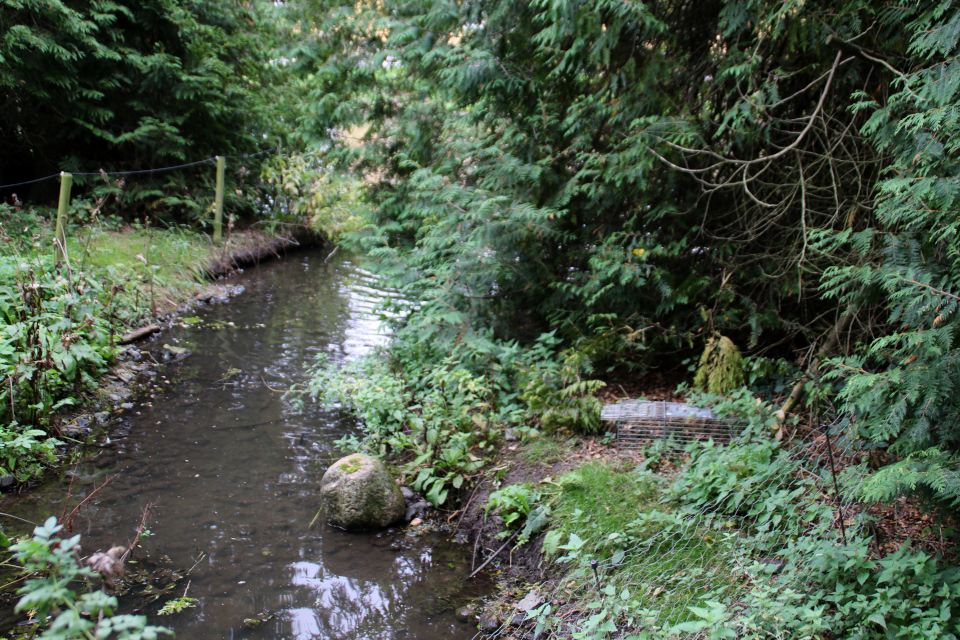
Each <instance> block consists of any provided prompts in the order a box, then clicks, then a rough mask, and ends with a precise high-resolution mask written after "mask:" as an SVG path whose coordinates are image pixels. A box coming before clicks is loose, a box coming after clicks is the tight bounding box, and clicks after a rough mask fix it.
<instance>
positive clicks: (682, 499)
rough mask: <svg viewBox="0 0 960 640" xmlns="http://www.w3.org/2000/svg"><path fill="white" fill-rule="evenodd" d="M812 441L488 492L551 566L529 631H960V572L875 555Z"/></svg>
mask: <svg viewBox="0 0 960 640" xmlns="http://www.w3.org/2000/svg"><path fill="white" fill-rule="evenodd" d="M818 435H819V434H818ZM815 442H816V438H810V439H806V440H798V441H796V442H794V443H791V444H781V443H778V442H776V441H772V440H769V439H766V440H764V439H754V440H752V441H748V440H745V441H740V442H734V443H732V444H731V445H729V446H727V445H716V444H714V443H712V442H707V443H696V444H693V445H690V446H688V447H687V448H686V450H680V449H672V450H671V449H667V448H666V447H664V446H663V445H662V444H661V445H656V446H651V447H648V448H647V450H646V451H645V452H644V453H645V455H646V458H645V460H644V462H643V463H642V464H641V465H639V466H636V467H634V466H632V465H626V464H625V463H624V462H620V463H616V462H614V463H610V462H591V463H587V464H585V465H584V466H582V467H580V468H578V469H576V470H574V471H572V472H570V473H567V474H566V475H563V476H561V477H559V478H556V479H550V478H547V479H545V480H544V481H541V482H539V483H537V484H522V485H511V486H507V487H505V488H503V489H501V490H500V491H498V492H495V493H493V494H492V495H491V500H490V506H489V507H488V510H489V511H491V512H492V513H499V514H500V515H501V516H502V517H503V518H504V522H505V525H506V527H507V531H508V532H509V530H518V531H521V535H520V536H519V540H520V543H521V544H522V543H524V541H525V539H526V538H528V537H530V536H531V535H532V534H536V533H537V532H539V531H544V530H545V531H546V532H545V534H543V535H541V536H539V537H534V538H533V540H534V541H533V542H530V543H529V544H538V545H541V548H542V552H543V554H544V556H545V557H546V558H547V559H548V560H550V561H552V566H553V567H554V569H553V571H552V573H553V574H554V576H555V578H554V579H553V580H552V581H550V582H549V583H547V584H544V585H534V586H533V590H534V591H535V592H537V593H538V594H539V599H540V600H541V602H542V604H541V605H540V606H538V607H537V608H535V609H534V610H532V611H530V612H529V615H530V616H531V617H532V618H533V619H534V624H535V625H536V626H535V628H533V629H532V631H533V633H534V635H537V634H540V637H573V638H591V639H600V638H619V637H622V638H630V639H635V640H639V639H641V638H686V637H690V638H694V637H696V638H757V639H759V638H784V639H786V638H823V637H830V638H954V637H957V635H958V633H960V612H958V604H960V570H958V569H957V568H956V567H952V566H945V565H944V564H943V563H942V562H941V559H940V558H938V557H935V556H931V555H930V554H928V553H927V552H925V551H923V550H921V549H918V548H914V547H912V546H911V544H910V542H909V541H905V542H904V543H903V544H902V546H901V547H900V548H899V549H898V550H897V551H895V552H893V553H890V554H888V555H886V556H881V555H880V554H879V553H877V552H876V547H875V546H874V540H873V534H872V533H871V528H870V527H871V524H873V522H874V519H873V518H871V517H870V516H868V515H866V514H865V512H863V511H862V510H860V509H857V508H856V502H855V501H850V500H849V497H848V498H846V499H844V498H843V496H842V495H841V496H840V498H839V499H838V496H837V495H836V494H835V492H834V486H835V485H834V484H833V482H832V478H831V476H830V473H829V471H828V469H827V466H826V460H825V459H823V456H822V452H819V451H818V450H817V447H816V445H815V444H813V443H815ZM821 444H822V443H821ZM528 446H529V445H528ZM538 447H539V448H542V446H541V445H538ZM857 480H858V477H857V476H856V474H849V473H848V474H845V475H844V478H843V483H844V484H843V487H844V489H851V488H853V486H854V485H855V483H856V481H857ZM838 518H845V519H846V527H845V528H842V529H841V528H840V527H838V526H837V525H838V522H837V519H838ZM504 535H506V532H505V533H504ZM507 617H508V618H509V615H508V616H507Z"/></svg>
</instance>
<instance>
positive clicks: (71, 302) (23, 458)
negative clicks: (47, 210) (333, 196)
mask: <svg viewBox="0 0 960 640" xmlns="http://www.w3.org/2000/svg"><path fill="white" fill-rule="evenodd" d="M47 231H48V230H47V229H46V228H45V227H39V228H38V230H37V231H36V233H35V234H34V235H32V236H22V237H10V236H7V237H5V240H6V241H7V242H6V244H4V245H2V248H3V252H2V256H0V259H2V260H3V261H4V262H3V266H4V269H3V274H2V278H0V288H2V289H3V293H4V295H5V296H6V298H7V304H8V305H9V304H10V302H11V299H12V302H13V303H14V305H13V307H12V308H11V307H10V306H8V307H7V309H6V313H7V315H8V317H7V319H6V321H7V323H8V327H7V331H5V333H4V338H5V341H6V346H7V348H8V349H10V356H9V357H10V362H9V363H7V364H9V365H10V366H11V367H13V370H14V372H15V373H14V374H13V379H11V380H8V384H7V385H5V386H4V388H3V392H4V393H7V396H8V397H6V398H4V399H3V404H2V407H3V408H4V409H8V408H9V409H10V411H8V414H10V415H8V416H7V418H8V419H9V420H11V421H16V422H19V423H20V426H19V427H18V428H19V429H28V428H33V429H39V431H34V436H33V437H36V434H37V433H40V432H45V433H46V434H47V435H46V436H45V437H46V439H45V440H44V439H40V440H35V441H34V442H35V444H34V445H33V448H32V449H31V448H30V447H29V446H28V447H25V448H22V450H19V449H12V450H10V449H8V451H7V458H6V459H5V460H3V461H0V466H2V467H3V469H0V488H2V489H4V490H23V489H26V488H29V487H31V486H34V485H36V483H37V482H38V481H39V480H40V478H41V476H42V474H43V473H44V472H45V469H48V468H49V466H50V464H51V463H54V464H58V462H57V461H65V460H67V459H69V458H70V457H72V456H73V453H72V451H73V450H74V447H76V446H77V445H79V444H81V443H82V442H84V441H85V440H87V439H88V438H89V436H90V434H91V433H92V432H93V431H95V427H96V426H97V425H98V424H101V423H103V422H104V420H105V417H106V416H108V415H109V414H110V413H111V412H115V411H123V410H125V409H126V408H127V405H129V404H130V399H131V398H132V397H134V396H136V395H138V394H139V393H140V391H139V389H140V387H142V386H143V384H144V383H145V382H146V381H147V380H145V379H143V378H142V376H140V374H141V373H142V372H143V371H147V372H148V373H149V372H150V369H149V367H147V365H145V364H144V363H143V362H140V361H139V360H140V354H139V351H138V349H137V348H136V347H135V346H133V343H135V342H136V341H138V340H141V339H144V338H147V337H148V336H150V335H152V334H154V333H159V332H162V331H163V330H164V329H167V328H169V327H170V326H172V325H173V324H176V323H177V322H179V320H178V319H177V318H178V316H181V315H184V314H187V313H191V312H192V310H195V309H196V308H198V306H203V305H208V304H216V303H220V302H225V301H227V300H229V299H230V298H231V297H233V296H234V295H236V293H237V292H238V291H239V290H242V289H238V287H236V286H235V285H231V286H227V285H224V284H222V283H220V282H218V280H222V278H224V277H225V276H227V275H229V274H231V273H233V272H236V271H237V270H240V269H242V268H244V267H249V266H254V265H257V264H259V263H261V262H264V261H268V260H272V259H274V258H276V257H280V256H282V255H285V254H286V252H288V251H291V250H296V249H299V248H307V247H312V246H318V245H321V244H322V243H323V242H324V241H323V238H322V237H320V236H319V235H318V234H317V233H316V232H314V231H312V230H310V229H307V228H302V227H295V226H292V225H291V226H290V227H289V232H288V233H287V234H285V235H269V234H266V233H263V232H261V231H258V230H247V231H233V232H232V233H231V234H229V236H228V237H227V238H226V239H225V241H224V242H223V243H221V244H219V245H215V244H213V243H211V242H210V240H209V238H206V237H205V236H203V235H200V234H196V233H188V232H186V231H183V230H177V229H166V230H164V229H156V228H149V227H143V226H127V227H122V228H119V229H116V230H109V229H104V228H96V227H95V228H90V229H86V230H85V231H84V232H83V233H78V234H74V235H72V236H71V237H70V239H69V240H68V243H67V246H68V252H67V256H66V257H65V258H62V260H61V261H60V262H59V263H58V264H57V265H54V264H53V263H52V262H49V257H48V256H44V255H42V254H40V253H38V252H39V250H40V248H41V247H42V246H44V244H45V242H44V238H45V235H44V234H45V233H46V232H47ZM41 274H42V275H41ZM31 291H38V292H41V295H40V296H33V295H32V294H31V293H30V292H31ZM31 296H32V297H31ZM37 298H40V300H39V301H37ZM17 306H19V307H20V308H19V309H18V308H17ZM65 317H66V318H67V319H68V320H69V322H67V323H64V322H63V319H64V318H65ZM90 327H92V329H91V328H90ZM48 335H49V337H47V336H48ZM19 336H26V344H23V345H21V344H20V342H23V341H24V338H23V337H19ZM41 336H43V337H41ZM31 341H33V342H31ZM36 341H42V343H43V344H48V345H49V347H47V348H46V350H45V351H43V352H42V353H41V354H40V356H39V357H38V356H37V355H35V354H31V355H27V354H26V353H20V352H21V351H29V347H27V344H31V343H35V342H36ZM31 360H33V361H34V362H31ZM38 362H42V363H43V364H41V365H40V367H39V368H40V370H41V371H42V372H43V377H42V378H38V376H37V374H35V373H31V371H32V368H31V367H36V366H37V363H38ZM156 365H157V363H154V365H153V366H154V368H155V367H156ZM38 379H39V380H43V381H44V384H43V385H40V386H38V382H37V380H38ZM31 396H33V397H39V398H41V400H42V402H41V404H38V405H37V406H38V407H42V408H41V410H40V412H39V413H37V415H36V416H34V417H32V418H31V417H30V416H29V414H28V415H27V416H26V419H25V416H24V414H25V413H26V411H24V409H23V408H22V407H21V408H18V407H17V406H15V405H14V399H16V400H17V401H18V402H20V403H21V404H23V402H22V401H23V399H24V398H29V397H31ZM35 401H36V400H34V401H33V402H35ZM16 422H15V423H14V425H13V426H14V427H16V426H17V424H16ZM12 437H13V436H8V435H6V433H5V434H4V439H5V440H7V439H10V438H12ZM41 447H42V448H41ZM41 452H42V455H41Z"/></svg>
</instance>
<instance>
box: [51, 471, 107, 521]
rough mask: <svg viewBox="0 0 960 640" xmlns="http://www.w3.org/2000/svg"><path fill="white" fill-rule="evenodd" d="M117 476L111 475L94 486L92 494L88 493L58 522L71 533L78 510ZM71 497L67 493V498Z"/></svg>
mask: <svg viewBox="0 0 960 640" xmlns="http://www.w3.org/2000/svg"><path fill="white" fill-rule="evenodd" d="M116 477H117V476H115V475H114V476H109V477H108V478H107V479H106V480H104V481H103V483H102V484H101V485H100V486H99V487H97V486H94V488H93V491H91V492H90V495H88V496H87V497H86V498H84V499H83V500H81V501H80V502H78V503H77V506H75V507H74V508H73V509H71V510H70V513H69V514H67V516H66V517H61V518H60V521H59V522H58V524H62V525H63V526H64V528H65V529H66V530H67V532H68V533H69V532H72V531H73V517H74V516H75V515H77V512H78V511H80V507H82V506H83V505H85V504H86V503H87V502H89V501H90V499H91V498H93V497H94V496H95V495H97V494H98V493H100V491H102V490H103V488H104V487H105V486H107V485H108V484H110V483H111V482H113V480H114V479H115V478H116ZM69 498H70V496H69V495H67V499H69Z"/></svg>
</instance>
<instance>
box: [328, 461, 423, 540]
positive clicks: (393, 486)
mask: <svg viewBox="0 0 960 640" xmlns="http://www.w3.org/2000/svg"><path fill="white" fill-rule="evenodd" d="M320 500H321V504H322V506H323V513H324V515H325V516H326V518H327V522H328V523H329V524H331V525H333V526H335V527H340V528H341V529H348V530H352V531H357V530H363V529H379V528H381V527H388V526H390V525H391V524H393V523H394V522H397V521H398V520H401V519H402V518H403V515H404V513H405V512H406V503H405V502H404V500H403V494H402V493H400V487H398V486H397V483H396V482H394V481H393V478H392V477H391V476H390V473H389V472H388V471H387V468H386V467H385V466H383V463H382V462H380V461H379V460H377V459H376V458H371V457H370V456H366V455H363V454H360V453H355V454H353V455H351V456H347V457H345V458H341V459H340V460H337V461H336V462H334V463H333V464H332V465H330V468H329V469H327V472H326V473H325V474H323V480H321V481H320Z"/></svg>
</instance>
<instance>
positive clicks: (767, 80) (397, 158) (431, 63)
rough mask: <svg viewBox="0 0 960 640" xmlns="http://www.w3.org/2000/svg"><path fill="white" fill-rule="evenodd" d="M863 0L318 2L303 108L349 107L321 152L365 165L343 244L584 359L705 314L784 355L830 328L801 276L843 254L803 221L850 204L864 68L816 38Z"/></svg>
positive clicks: (850, 213) (848, 219) (641, 342)
mask: <svg viewBox="0 0 960 640" xmlns="http://www.w3.org/2000/svg"><path fill="white" fill-rule="evenodd" d="M872 12H873V10H872V8H870V7H869V6H866V5H862V4H856V3H849V4H846V5H844V6H843V7H842V8H840V9H839V10H838V8H837V7H836V6H835V4H834V3H812V4H811V3H806V4H804V5H802V6H800V5H796V6H794V5H793V4H790V3H780V2H761V3H753V2H750V3H747V2H740V1H737V0H727V1H723V2H709V3H706V4H704V3H696V4H686V3H654V4H636V3H633V4H631V3H619V2H608V1H605V0H592V1H591V2H586V3H582V2H572V1H569V0H551V1H548V2H535V3H526V2H524V3H516V2H506V1H500V0H485V1H482V2H478V3H469V4H463V5H461V4H453V3H445V2H426V3H424V2H407V1H404V0H399V1H388V2H376V3H373V2H370V3H358V4H355V3H338V2H335V1H334V2H317V3H316V4H315V5H313V13H312V14H311V17H312V18H313V19H315V21H316V24H317V29H316V31H315V32H314V33H315V34H316V38H315V40H314V42H313V43H312V44H311V46H310V47H306V46H305V47H304V55H303V57H302V61H301V62H302V64H304V65H307V64H309V65H312V66H311V68H312V69H314V70H315V71H316V75H315V78H316V81H317V90H316V94H315V96H316V103H317V108H316V111H315V112H314V113H313V114H311V117H310V118H307V119H305V120H304V123H305V124H311V125H312V127H313V129H314V130H315V131H317V132H320V133H321V134H322V135H328V136H331V138H332V139H333V140H334V141H336V140H337V136H338V135H340V136H342V135H344V132H346V131H348V130H349V129H350V128H351V127H354V126H356V125H358V124H360V123H367V124H369V125H370V127H369V130H368V132H367V134H366V137H365V144H364V145H363V146H361V147H358V146H354V145H349V146H343V147H342V149H341V153H342V155H341V157H342V159H343V161H344V162H349V163H350V164H351V166H354V167H357V168H359V169H361V170H369V171H370V172H371V173H370V175H369V179H370V180H371V182H373V187H372V189H371V198H372V200H373V202H374V204H375V205H376V207H377V213H376V218H375V219H374V224H373V225H371V226H370V227H369V228H368V229H367V230H366V233H365V234H363V235H362V236H360V237H358V238H357V240H358V242H359V243H360V244H361V245H362V246H363V247H365V248H366V249H367V250H369V251H370V253H371V255H373V256H374V257H375V258H377V259H378V260H379V261H380V262H381V264H382V265H384V268H383V272H384V273H387V274H396V275H397V276H398V278H397V282H398V283H400V284H403V285H406V286H407V287H409V290H410V291H411V293H412V294H414V295H415V296H416V297H418V298H421V299H427V300H431V299H434V298H436V299H438V300H442V302H441V303H439V304H438V306H441V307H442V308H443V309H444V311H443V313H450V312H451V310H453V312H455V313H458V314H463V315H464V317H466V318H469V319H470V321H471V322H477V323H479V324H481V325H483V326H485V327H489V328H492V329H493V330H494V331H495V332H496V335H498V336H500V337H503V338H512V337H521V338H523V337H533V336H536V335H538V333H540V332H542V331H548V330H554V329H555V330H557V331H558V335H560V336H562V337H563V338H564V339H565V340H566V341H568V344H578V345H579V346H580V348H581V349H583V350H585V351H586V352H587V353H589V354H590V356H591V357H593V358H595V359H596V360H598V361H604V360H606V361H612V360H614V359H620V360H622V359H623V358H624V357H626V358H627V359H629V360H631V361H633V362H639V363H643V362H646V363H651V362H653V361H654V355H653V354H655V353H657V352H658V351H660V352H664V351H666V352H676V351H677V350H681V351H682V350H686V349H690V348H691V346H692V342H693V340H694V339H695V338H696V337H698V336H699V335H702V334H703V332H704V331H705V330H706V329H708V325H710V324H711V323H712V324H713V328H715V329H716V330H718V331H720V332H722V333H723V334H724V335H728V336H729V337H731V339H733V340H734V341H735V342H737V343H739V344H744V345H746V346H747V347H748V348H751V349H753V348H756V347H757V346H758V345H759V344H760V338H761V335H763V336H764V342H765V343H766V344H772V343H777V344H779V345H780V347H779V348H780V350H781V353H788V351H787V349H788V348H789V347H790V346H796V347H805V346H806V345H808V344H809V343H810V342H812V341H814V340H815V339H817V337H818V336H819V335H821V334H822V333H823V332H824V331H826V330H827V329H828V328H829V327H830V314H829V313H827V312H828V311H829V310H830V309H831V308H832V306H833V303H832V302H830V301H824V300H822V299H820V298H818V296H817V295H816V286H817V284H818V278H819V275H820V274H821V273H822V272H823V270H824V269H825V268H827V267H829V266H830V265H833V264H837V262H838V261H839V260H842V258H843V256H842V255H839V256H838V255H837V254H833V253H828V252H823V251H819V252H818V251H814V249H813V248H812V247H811V246H810V244H809V231H810V230H812V229H814V228H844V227H846V226H850V225H852V226H853V227H854V228H855V229H861V228H863V227H864V226H865V225H866V223H867V222H868V220H869V217H870V216H869V211H870V208H871V207H870V203H871V198H872V195H871V192H870V188H869V183H870V180H871V178H872V177H873V176H875V175H876V174H877V171H878V170H879V167H878V157H877V154H876V153H875V151H874V150H873V148H872V147H871V146H870V145H869V143H868V142H867V141H866V140H865V139H864V138H862V137H860V136H859V135H858V133H857V131H858V128H859V127H860V125H862V124H863V123H864V122H865V120H866V116H865V115H864V114H862V113H861V112H851V111H850V110H849V109H848V106H849V104H850V100H849V96H850V95H851V94H852V93H853V92H854V91H856V90H866V89H869V88H870V86H869V85H868V82H869V81H875V79H876V73H880V72H878V71H876V70H875V69H874V67H875V66H876V65H875V63H873V62H871V61H869V60H866V59H864V58H861V57H858V56H856V55H847V54H845V53H844V52H843V49H842V47H841V46H840V45H838V44H837V43H845V42H848V41H849V40H850V39H852V38H857V37H858V36H860V35H863V33H862V32H863V24H864V23H865V22H866V21H868V20H870V16H871V14H872ZM865 37H866V39H867V40H869V43H868V42H866V41H865V40H864V39H862V38H861V39H860V40H858V41H857V42H858V43H860V45H862V46H867V44H869V45H870V46H874V45H876V46H884V47H891V48H895V47H897V46H900V44H902V43H903V40H902V38H898V37H897V36H896V35H895V34H894V32H893V30H892V29H890V30H888V31H884V32H881V31H878V30H874V31H870V32H869V33H867V34H866V35H865ZM831 38H834V39H835V40H834V41H831ZM860 45H858V46H860ZM871 78H872V80H870V79H871ZM400 274H402V275H400ZM431 309H432V306H431V305H430V304H429V303H428V305H427V307H425V309H424V310H423V312H424V313H429V312H430V310H431ZM704 310H709V311H711V313H709V314H704V313H702V312H703V311H704ZM438 313H440V311H439V310H438ZM706 317H708V318H710V320H709V321H708V320H707V319H705V318H706ZM658 360H659V358H658ZM658 364H659V363H658Z"/></svg>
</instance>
